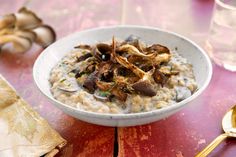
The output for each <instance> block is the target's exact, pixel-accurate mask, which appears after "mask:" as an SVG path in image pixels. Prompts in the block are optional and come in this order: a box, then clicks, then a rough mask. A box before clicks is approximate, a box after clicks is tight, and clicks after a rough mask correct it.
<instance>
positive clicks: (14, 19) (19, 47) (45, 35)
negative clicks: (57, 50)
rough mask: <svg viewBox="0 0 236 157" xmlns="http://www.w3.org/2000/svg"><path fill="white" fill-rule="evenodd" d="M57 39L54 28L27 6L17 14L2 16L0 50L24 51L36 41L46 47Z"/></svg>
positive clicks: (0, 17)
mask: <svg viewBox="0 0 236 157" xmlns="http://www.w3.org/2000/svg"><path fill="white" fill-rule="evenodd" d="M55 40H56V34H55V32H54V30H53V29H52V28H51V27H50V26H48V25H45V24H44V23H43V22H42V20H41V19H40V18H39V17H38V16H37V15H36V14H35V13H34V12H32V11H30V10H28V9H27V8H25V7H23V8H21V9H20V10H19V11H18V12H17V13H15V14H13V13H12V14H8V15H4V16H0V50H1V48H8V49H9V48H10V51H12V52H18V53H23V52H26V51H27V50H29V49H30V48H31V46H32V44H33V43H34V42H35V43H37V44H38V45H40V46H42V47H43V48H45V47H47V46H48V45H50V44H51V43H53V42H54V41H55ZM11 45H12V46H11Z"/></svg>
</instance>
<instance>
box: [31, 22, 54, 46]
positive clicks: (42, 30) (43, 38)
mask: <svg viewBox="0 0 236 157" xmlns="http://www.w3.org/2000/svg"><path fill="white" fill-rule="evenodd" d="M33 32H35V33H36V35H37V38H36V41H35V42H36V43H37V44H39V45H41V46H42V47H44V48H45V47H47V46H48V45H50V44H52V43H53V42H54V41H55V40H56V34H55V32H54V30H53V29H52V28H51V27H50V26H48V25H42V26H39V27H37V28H35V29H33Z"/></svg>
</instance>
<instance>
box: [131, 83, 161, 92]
mask: <svg viewBox="0 0 236 157" xmlns="http://www.w3.org/2000/svg"><path fill="white" fill-rule="evenodd" d="M132 88H133V89H134V91H136V92H137V93H140V94H142V95H145V96H155V95H156V93H157V92H156V91H155V90H154V88H153V86H152V84H151V83H150V82H149V81H148V80H140V81H138V82H136V83H134V84H133V85H132Z"/></svg>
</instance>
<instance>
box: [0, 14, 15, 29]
mask: <svg viewBox="0 0 236 157" xmlns="http://www.w3.org/2000/svg"><path fill="white" fill-rule="evenodd" d="M15 22H16V16H15V15H14V14H8V15H4V16H0V29H4V28H9V27H13V26H14V25H15Z"/></svg>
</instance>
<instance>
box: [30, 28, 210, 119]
mask: <svg viewBox="0 0 236 157" xmlns="http://www.w3.org/2000/svg"><path fill="white" fill-rule="evenodd" d="M117 28H122V29H126V28H129V29H130V28H133V29H144V30H147V29H148V30H152V31H160V32H165V33H168V34H171V35H174V36H177V37H179V38H181V39H183V40H185V41H187V42H189V43H190V44H192V45H193V46H195V47H196V48H197V49H198V50H199V51H201V53H202V54H203V56H204V58H205V60H206V63H207V67H208V70H209V73H208V75H207V79H206V80H205V82H204V84H203V85H202V87H201V88H199V89H198V90H197V91H196V92H195V93H194V94H193V95H191V96H190V97H188V98H187V99H184V100H183V101H181V102H178V103H175V104H173V105H170V106H167V107H164V108H161V109H156V110H152V111H147V112H138V113H128V114H124V113H118V114H117V113H115V114H114V113H97V112H91V111H85V110H80V109H78V108H75V107H72V106H69V105H66V104H64V103H62V102H60V101H58V100H56V99H55V98H53V97H52V96H50V95H48V94H46V93H45V92H44V91H43V89H42V88H41V87H40V85H39V83H38V81H39V80H38V79H37V77H36V75H37V74H36V68H37V67H39V65H40V64H39V62H40V60H41V58H42V56H43V55H45V54H46V53H47V52H48V50H49V49H51V48H52V47H54V44H55V43H58V42H61V41H63V40H65V41H66V40H68V39H69V38H72V37H74V36H78V35H79V34H81V33H87V32H93V31H99V30H102V29H117ZM55 43H53V44H52V45H50V46H49V47H47V48H46V49H45V50H43V51H42V52H41V54H40V55H39V56H38V58H37V59H36V61H35V63H34V66H33V79H34V82H35V84H36V86H37V88H38V89H39V91H40V92H41V93H42V94H43V95H45V96H46V97H47V98H48V99H49V100H51V102H54V103H53V104H54V105H56V106H57V107H59V106H58V105H60V106H63V107H64V108H66V109H68V110H70V111H72V112H76V114H80V115H82V116H89V117H92V118H100V119H108V118H109V119H131V118H142V117H151V116H153V115H157V114H160V115H161V114H165V113H169V112H171V111H174V110H178V109H180V108H181V107H183V106H184V105H187V103H189V102H190V101H192V100H194V99H195V98H196V97H198V96H199V95H200V94H201V93H202V92H203V91H204V90H205V89H206V87H207V86H208V85H209V83H210V80H211V78H212V73H213V69H212V64H211V61H210V58H209V57H208V55H207V54H206V52H205V51H204V50H203V49H202V48H201V47H200V46H198V45H197V44H196V43H195V42H193V41H192V40H190V39H188V38H186V37H184V36H182V35H180V34H178V33H174V32H172V31H168V30H164V29H160V28H156V27H149V26H138V25H116V26H106V27H96V28H92V29H88V30H83V31H80V32H75V33H72V34H69V35H68V36H66V37H63V38H61V39H59V40H57V41H56V42H55ZM49 52H50V51H49ZM59 108H60V107H59Z"/></svg>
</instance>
